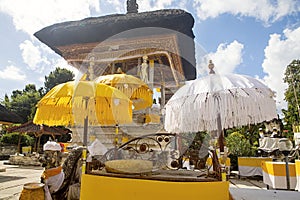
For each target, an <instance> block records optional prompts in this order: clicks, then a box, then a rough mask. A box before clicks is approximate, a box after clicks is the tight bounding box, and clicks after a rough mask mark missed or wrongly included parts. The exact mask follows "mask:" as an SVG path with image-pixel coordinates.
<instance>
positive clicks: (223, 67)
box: [197, 40, 244, 75]
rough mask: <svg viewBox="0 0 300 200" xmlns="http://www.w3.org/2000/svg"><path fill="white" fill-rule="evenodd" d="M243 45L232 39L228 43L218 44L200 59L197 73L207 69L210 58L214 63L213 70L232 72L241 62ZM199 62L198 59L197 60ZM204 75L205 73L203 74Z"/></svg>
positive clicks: (224, 72) (220, 72)
mask: <svg viewBox="0 0 300 200" xmlns="http://www.w3.org/2000/svg"><path fill="white" fill-rule="evenodd" d="M243 48H244V45H243V44H241V43H239V42H238V41H236V40H234V41H233V42H232V43H230V44H228V45H227V44H223V43H222V44H220V45H219V46H218V48H217V51H216V52H212V53H208V54H207V55H205V56H204V58H203V59H202V60H201V61H200V63H199V67H198V74H199V75H201V74H202V75H203V72H205V71H208V68H207V65H208V61H209V60H212V61H213V63H214V65H215V69H214V70H215V71H216V72H217V73H219V74H226V73H232V72H234V70H235V68H236V67H237V66H238V65H239V64H241V63H242V61H243V59H242V51H243ZM197 62H199V61H197ZM205 75H206V74H205Z"/></svg>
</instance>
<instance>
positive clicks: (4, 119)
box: [0, 104, 22, 124]
mask: <svg viewBox="0 0 300 200" xmlns="http://www.w3.org/2000/svg"><path fill="white" fill-rule="evenodd" d="M11 123H22V118H21V117H20V116H18V115H17V114H16V113H14V112H11V111H10V110H8V109H6V108H5V107H4V106H2V105H1V104H0V124H11Z"/></svg>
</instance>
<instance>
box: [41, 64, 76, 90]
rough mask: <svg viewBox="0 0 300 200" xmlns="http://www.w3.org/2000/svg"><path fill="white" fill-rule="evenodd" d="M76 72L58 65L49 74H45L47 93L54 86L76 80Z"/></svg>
mask: <svg viewBox="0 0 300 200" xmlns="http://www.w3.org/2000/svg"><path fill="white" fill-rule="evenodd" d="M74 76H75V75H74V74H73V72H71V71H70V70H67V69H64V68H59V67H57V68H56V69H55V70H54V71H53V72H50V74H49V76H45V82H44V85H45V93H47V92H49V90H51V89H52V88H53V87H54V86H56V85H58V84H60V83H65V82H67V81H72V80H74Z"/></svg>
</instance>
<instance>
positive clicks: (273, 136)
mask: <svg viewBox="0 0 300 200" xmlns="http://www.w3.org/2000/svg"><path fill="white" fill-rule="evenodd" d="M270 137H272V138H277V137H279V134H278V131H277V128H276V127H273V132H272V134H271V136H270Z"/></svg>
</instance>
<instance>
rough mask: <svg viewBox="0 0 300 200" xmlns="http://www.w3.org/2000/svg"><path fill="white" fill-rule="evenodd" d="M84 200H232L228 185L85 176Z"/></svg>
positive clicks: (83, 180)
mask: <svg viewBox="0 0 300 200" xmlns="http://www.w3.org/2000/svg"><path fill="white" fill-rule="evenodd" d="M80 199H81V200H91V199H110V200H114V199H122V200H135V199H143V200H158V199H163V200H168V199H170V200H174V199H214V200H217V199H220V200H221V199H222V200H227V199H229V182H228V181H218V182H169V181H156V180H145V179H130V178H117V177H106V176H96V175H88V174H83V175H82V179H81V191H80Z"/></svg>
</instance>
